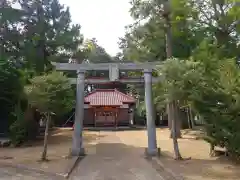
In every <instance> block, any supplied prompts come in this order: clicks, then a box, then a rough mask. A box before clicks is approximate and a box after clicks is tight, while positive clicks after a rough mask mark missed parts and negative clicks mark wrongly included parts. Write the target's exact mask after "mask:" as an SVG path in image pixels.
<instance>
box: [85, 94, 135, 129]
mask: <svg viewBox="0 0 240 180" xmlns="http://www.w3.org/2000/svg"><path fill="white" fill-rule="evenodd" d="M134 105H135V99H134V98H133V97H132V96H129V95H127V94H124V93H122V92H120V91H118V90H116V89H96V90H95V91H93V92H91V93H90V94H88V95H87V96H86V97H85V99H84V120H83V124H84V126H95V127H97V126H115V127H117V126H124V125H130V124H131V123H132V122H133V111H132V109H133V107H134Z"/></svg>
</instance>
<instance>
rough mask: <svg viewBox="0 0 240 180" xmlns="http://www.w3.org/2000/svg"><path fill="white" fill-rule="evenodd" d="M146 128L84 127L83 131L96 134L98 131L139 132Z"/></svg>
mask: <svg viewBox="0 0 240 180" xmlns="http://www.w3.org/2000/svg"><path fill="white" fill-rule="evenodd" d="M145 129H146V127H144V126H133V127H129V126H126V127H125V126H123V127H117V128H115V127H85V128H84V130H87V131H93V132H95V131H96V132H98V131H137V130H139V131H141V130H145Z"/></svg>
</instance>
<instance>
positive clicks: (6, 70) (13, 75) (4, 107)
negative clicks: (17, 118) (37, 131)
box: [0, 57, 23, 133]
mask: <svg viewBox="0 0 240 180" xmlns="http://www.w3.org/2000/svg"><path fill="white" fill-rule="evenodd" d="M0 87H1V88H0V114H1V127H0V129H1V132H4V133H7V132H8V128H9V125H10V124H11V121H10V119H11V114H12V112H14V108H15V105H16V104H17V102H18V100H19V99H20V97H21V95H22V92H23V82H22V74H21V73H20V71H19V70H18V69H17V67H16V65H15V63H14V62H11V61H10V60H7V59H3V58H2V57H0Z"/></svg>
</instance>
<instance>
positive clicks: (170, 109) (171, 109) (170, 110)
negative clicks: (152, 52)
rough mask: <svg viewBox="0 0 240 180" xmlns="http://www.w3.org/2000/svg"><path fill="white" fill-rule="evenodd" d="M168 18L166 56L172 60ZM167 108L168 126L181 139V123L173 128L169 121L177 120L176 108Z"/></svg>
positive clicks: (166, 16)
mask: <svg viewBox="0 0 240 180" xmlns="http://www.w3.org/2000/svg"><path fill="white" fill-rule="evenodd" d="M169 3H170V2H169ZM169 16H170V14H168V15H165V16H164V18H165V21H166V54H167V58H172V32H171V22H170V17H169ZM169 103H172V102H169ZM169 106H170V105H168V106H167V109H168V126H169V128H170V129H172V128H175V129H176V136H177V138H181V131H180V130H181V123H180V121H178V123H175V125H174V126H176V127H173V125H172V121H171V119H172V118H177V119H178V120H179V117H178V112H177V111H178V109H177V106H174V107H173V108H169ZM173 114H175V116H174V117H172V115H173ZM171 132H172V131H171ZM170 138H172V133H171V135H170Z"/></svg>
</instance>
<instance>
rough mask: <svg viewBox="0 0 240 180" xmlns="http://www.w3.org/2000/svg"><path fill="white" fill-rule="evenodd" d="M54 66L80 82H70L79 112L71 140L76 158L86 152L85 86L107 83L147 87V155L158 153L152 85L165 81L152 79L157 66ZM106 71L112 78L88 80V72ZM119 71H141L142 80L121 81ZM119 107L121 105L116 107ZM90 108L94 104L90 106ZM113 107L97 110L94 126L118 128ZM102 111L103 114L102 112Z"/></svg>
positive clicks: (63, 64)
mask: <svg viewBox="0 0 240 180" xmlns="http://www.w3.org/2000/svg"><path fill="white" fill-rule="evenodd" d="M52 64H53V65H55V67H56V70H63V71H66V70H68V71H76V72H77V79H70V81H71V82H72V84H76V86H77V93H76V108H75V109H76V112H75V122H74V127H75V128H74V132H73V140H72V149H71V154H72V155H73V156H79V155H82V154H85V153H84V152H85V151H84V148H83V138H82V132H83V121H84V107H85V104H84V96H85V93H84V87H85V84H101V83H107V82H113V83H114V82H121V83H127V84H130V83H138V84H139V83H144V85H145V103H146V119H147V136H148V147H147V148H146V152H145V153H147V154H148V155H151V156H154V155H157V154H158V153H159V149H158V148H157V140H156V127H155V115H154V111H153V99H152V83H154V82H158V81H161V80H162V77H155V78H153V77H152V71H153V70H154V69H155V68H156V66H157V65H159V64H156V63H145V64H143V63H142V64H134V63H99V64H88V63H82V64H75V63H52ZM92 70H94V71H98V70H105V71H108V72H109V78H102V79H99V78H97V79H94V78H85V73H86V72H87V71H92ZM120 70H124V71H139V70H140V71H142V72H143V77H144V78H142V77H138V78H121V76H120ZM116 105H117V106H119V104H116ZM90 106H91V104H90ZM112 108H113V107H101V109H98V108H97V107H94V115H95V119H94V120H95V121H94V122H95V125H98V124H99V123H102V122H104V123H105V124H112V123H114V124H115V125H116V124H117V121H116V120H117V116H118V111H117V110H118V109H119V108H115V110H114V111H113V109H112ZM100 110H101V111H100Z"/></svg>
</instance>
